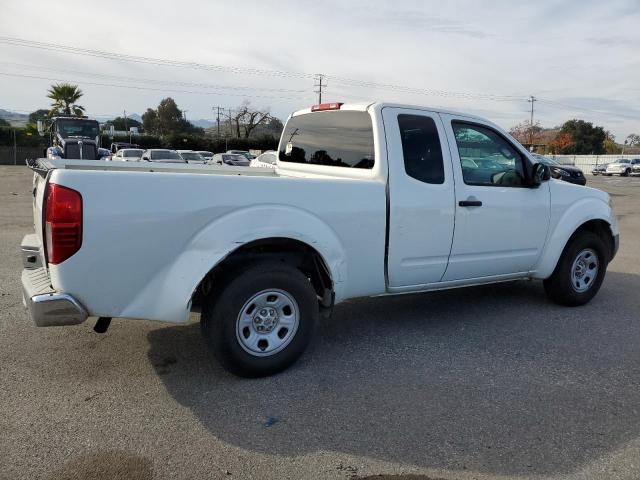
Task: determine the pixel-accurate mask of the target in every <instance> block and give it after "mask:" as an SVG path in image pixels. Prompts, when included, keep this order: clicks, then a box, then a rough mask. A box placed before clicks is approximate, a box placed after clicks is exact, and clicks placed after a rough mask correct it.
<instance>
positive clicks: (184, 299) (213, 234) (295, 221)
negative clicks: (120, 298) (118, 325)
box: [118, 204, 348, 323]
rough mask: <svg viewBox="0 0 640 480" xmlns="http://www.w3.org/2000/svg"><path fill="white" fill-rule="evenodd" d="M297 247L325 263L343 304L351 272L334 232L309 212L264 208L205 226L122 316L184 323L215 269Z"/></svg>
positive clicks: (250, 209)
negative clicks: (249, 256) (238, 258)
mask: <svg viewBox="0 0 640 480" xmlns="http://www.w3.org/2000/svg"><path fill="white" fill-rule="evenodd" d="M274 244H275V245H277V247H278V248H276V247H274V246H273V245H274ZM269 245H271V246H270V247H269ZM292 246H295V248H294V252H295V253H296V254H298V255H299V253H300V252H301V251H305V252H313V256H314V258H316V259H318V262H319V259H322V262H321V263H320V262H319V263H320V264H321V265H323V266H325V267H326V269H327V272H328V276H329V278H330V279H331V292H332V293H333V294H334V295H335V298H336V299H337V298H339V297H340V295H341V291H342V288H344V285H345V283H346V278H347V275H348V272H347V258H346V253H345V248H344V247H343V245H342V243H341V241H340V239H339V238H338V236H337V235H336V234H335V232H334V231H333V230H332V229H331V227H330V226H329V225H328V224H327V223H325V222H324V221H323V220H322V219H321V218H319V217H317V216H316V215H314V214H312V213H310V212H308V211H306V210H303V209H300V208H297V207H294V206H286V205H277V204H264V205H260V206H252V207H248V208H243V209H238V210H234V211H233V212H230V213H228V214H227V215H224V216H222V217H219V218H217V219H216V220H214V221H213V222H210V223H207V224H206V225H204V226H203V227H202V228H201V229H200V230H199V231H198V232H196V233H195V234H194V235H193V236H192V237H191V238H190V239H189V240H188V241H187V243H186V244H185V245H183V246H182V247H181V249H180V253H179V254H178V255H177V256H176V257H175V258H174V259H173V260H172V261H171V262H170V263H168V264H166V265H164V266H163V267H162V268H161V269H160V270H158V272H157V273H156V275H155V276H154V277H153V278H151V279H150V280H149V281H148V282H147V284H146V285H145V287H144V288H143V289H142V290H141V291H140V292H138V293H137V294H136V295H135V296H134V297H133V299H132V301H131V302H130V303H129V304H128V305H127V306H126V307H125V308H124V309H123V311H122V312H121V314H120V315H118V316H121V317H128V318H153V319H155V320H160V321H167V322H171V323H185V322H187V321H188V320H189V316H190V311H191V308H192V302H193V301H194V300H196V301H198V300H199V297H198V295H197V293H198V287H199V286H201V284H202V282H203V280H204V279H205V278H206V277H207V276H208V275H209V274H210V273H211V272H212V271H214V270H215V269H216V267H219V266H220V265H222V264H225V263H224V262H225V261H228V260H229V259H230V258H231V259H235V258H236V256H237V255H239V254H241V253H247V252H248V251H252V253H254V254H255V253H256V252H255V249H256V248H257V247H260V248H261V249H263V250H264V249H265V248H267V250H269V251H270V253H274V252H275V251H279V252H281V253H282V252H283V251H284V250H286V248H289V247H292ZM290 258H291V256H289V257H288V259H290ZM225 265H227V264H225ZM216 271H217V270H216Z"/></svg>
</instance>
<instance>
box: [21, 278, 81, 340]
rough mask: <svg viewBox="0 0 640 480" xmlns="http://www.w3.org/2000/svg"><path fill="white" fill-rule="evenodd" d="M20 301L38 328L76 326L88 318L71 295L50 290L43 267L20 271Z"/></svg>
mask: <svg viewBox="0 0 640 480" xmlns="http://www.w3.org/2000/svg"><path fill="white" fill-rule="evenodd" d="M22 301H23V303H24V305H25V306H26V307H27V311H28V312H29V317H30V318H31V320H32V321H33V323H35V324H36V326H38V327H56V326H63V325H78V324H80V323H82V322H84V321H85V320H86V319H87V317H88V316H89V315H88V314H87V311H86V310H85V309H84V307H83V306H82V305H81V304H80V302H78V301H77V300H76V299H75V298H73V297H72V296H71V295H68V294H66V293H59V292H56V291H54V290H53V289H52V288H51V282H50V280H49V275H48V273H47V270H46V269H45V268H44V267H42V268H36V269H25V270H23V271H22Z"/></svg>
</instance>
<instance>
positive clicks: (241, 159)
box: [207, 153, 250, 167]
mask: <svg viewBox="0 0 640 480" xmlns="http://www.w3.org/2000/svg"><path fill="white" fill-rule="evenodd" d="M207 163H208V164H217V165H234V166H236V167H248V166H249V163H250V162H249V160H247V157H245V156H244V155H240V154H238V153H216V154H215V155H214V156H213V158H212V159H211V160H209V161H208V162H207Z"/></svg>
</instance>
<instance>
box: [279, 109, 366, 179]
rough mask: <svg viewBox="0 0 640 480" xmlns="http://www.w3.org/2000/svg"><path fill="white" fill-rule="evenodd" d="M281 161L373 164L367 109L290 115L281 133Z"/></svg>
mask: <svg viewBox="0 0 640 480" xmlns="http://www.w3.org/2000/svg"><path fill="white" fill-rule="evenodd" d="M278 158H279V160H280V161H281V162H293V163H307V164H311V165H328V166H333V167H350V168H365V169H370V168H373V164H374V150H373V128H372V126H371V117H370V116H369V114H368V113H366V112H352V111H328V112H313V113H308V114H303V115H298V116H295V117H292V118H291V119H290V120H289V121H288V122H287V126H286V128H285V130H284V132H283V134H282V140H281V141H280V151H279V153H278Z"/></svg>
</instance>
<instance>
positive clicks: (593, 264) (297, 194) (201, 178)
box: [22, 103, 619, 376]
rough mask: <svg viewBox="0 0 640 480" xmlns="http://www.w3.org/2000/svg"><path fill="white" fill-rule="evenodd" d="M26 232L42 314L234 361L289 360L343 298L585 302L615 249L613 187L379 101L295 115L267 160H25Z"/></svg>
mask: <svg viewBox="0 0 640 480" xmlns="http://www.w3.org/2000/svg"><path fill="white" fill-rule="evenodd" d="M28 163H29V165H30V166H31V168H33V169H34V171H35V172H36V175H35V176H34V177H35V180H34V191H33V192H34V220H35V230H36V233H35V234H32V235H27V236H26V237H25V239H24V240H23V243H22V250H23V263H24V268H25V269H24V271H23V273H22V283H23V290H24V301H25V304H26V306H27V307H28V310H29V312H30V316H31V318H32V319H33V321H34V322H35V324H36V325H39V326H52V325H72V324H78V323H81V322H84V321H85V320H86V319H87V318H88V317H100V318H99V319H98V322H97V324H96V328H97V330H105V329H106V325H108V321H109V320H110V319H111V318H112V317H121V318H130V319H151V320H160V321H164V322H171V323H176V324H180V323H185V322H187V321H189V319H190V312H191V311H192V309H194V308H198V307H199V308H200V309H201V327H202V332H203V334H204V337H205V338H206V340H207V343H208V344H209V345H210V346H211V348H212V350H213V352H214V354H215V356H216V357H217V358H218V359H219V361H220V362H221V363H222V364H223V366H224V367H225V368H226V369H228V370H229V371H231V372H233V373H235V374H238V375H242V376H261V375H268V374H272V373H275V372H277V371H280V370H282V369H284V368H286V367H287V366H289V365H290V364H291V363H292V362H294V361H295V360H296V359H297V358H298V357H299V356H300V355H301V354H302V352H303V351H304V350H305V347H306V346H307V345H308V343H309V341H310V340H311V337H312V334H313V332H314V327H315V326H316V323H317V321H318V318H319V317H320V315H321V314H328V313H329V312H330V311H331V309H332V308H333V306H334V305H335V304H337V303H339V302H342V301H344V300H346V299H349V298H354V297H363V296H378V295H393V294H402V293H407V292H423V291H430V290H439V289H445V288H453V287H464V286H468V285H478V284H485V283H492V282H502V281H507V280H518V279H541V280H544V286H545V289H546V292H547V294H548V296H549V297H550V298H551V299H552V300H554V301H556V302H558V303H561V304H564V305H582V304H584V303H586V302H588V301H589V300H590V299H591V298H592V297H593V296H594V295H595V294H596V292H597V291H598V289H599V288H600V285H601V283H602V281H603V279H604V275H605V270H606V268H607V264H608V263H609V261H610V260H611V259H612V258H613V257H614V255H615V254H616V251H617V247H618V238H619V232H618V226H617V222H616V218H615V215H614V213H613V211H612V208H611V203H610V199H609V195H607V194H606V193H604V192H602V191H599V190H596V189H592V188H587V187H582V186H576V185H572V184H569V183H566V182H560V181H557V180H554V179H551V178H550V177H549V171H548V167H545V166H544V165H542V164H537V163H535V161H534V160H533V159H532V158H531V157H530V156H529V154H528V153H527V152H526V150H524V149H523V148H522V146H521V145H520V144H518V143H517V142H516V141H515V140H514V139H513V138H512V137H510V136H509V135H508V134H507V133H505V132H504V131H503V130H502V129H500V128H499V127H497V126H496V125H494V124H493V123H491V122H489V121H487V120H484V119H481V118H478V117H475V116H471V115H464V114H457V113H452V112H446V111H442V110H439V109H429V108H422V107H417V106H406V105H396V104H386V103H371V104H344V105H343V104H340V103H332V104H323V105H317V106H315V107H313V108H307V109H304V110H301V111H298V112H295V113H293V114H292V115H291V116H290V118H289V119H288V121H287V124H286V126H285V129H284V132H283V135H282V138H281V140H280V145H279V151H278V160H277V166H276V168H275V169H271V170H269V169H259V168H244V167H234V168H230V167H227V168H224V167H216V166H210V167H203V166H196V165H162V164H153V165H149V164H141V163H134V164H126V163H122V164H120V163H118V164H116V163H115V162H111V163H108V162H101V161H79V160H78V161H76V160H68V159H61V160H53V161H52V160H45V159H40V160H36V161H30V162H28Z"/></svg>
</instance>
